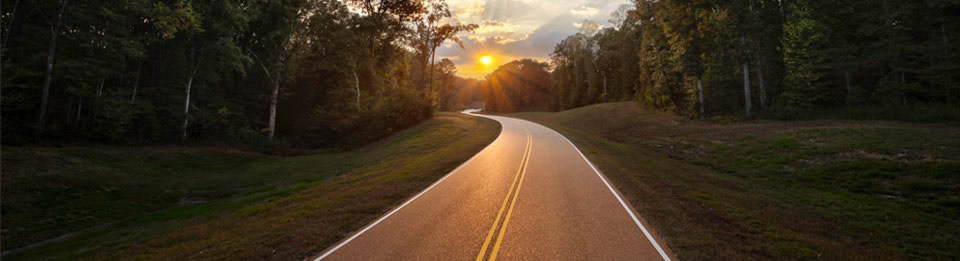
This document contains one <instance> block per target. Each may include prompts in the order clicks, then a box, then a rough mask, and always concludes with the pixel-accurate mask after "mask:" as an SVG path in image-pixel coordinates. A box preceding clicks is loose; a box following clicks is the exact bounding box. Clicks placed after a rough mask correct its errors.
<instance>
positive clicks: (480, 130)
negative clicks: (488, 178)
mask: <svg viewBox="0 0 960 261" xmlns="http://www.w3.org/2000/svg"><path fill="white" fill-rule="evenodd" d="M498 133H499V125H498V124H497V123H496V122H493V121H491V120H487V119H482V118H478V117H470V116H465V115H461V114H456V113H439V114H437V115H436V116H435V117H434V118H432V119H430V120H428V121H426V122H424V123H422V124H420V125H417V126H416V127H413V128H411V129H408V130H405V131H401V132H399V133H397V134H395V135H393V136H391V137H390V138H387V139H385V140H383V141H381V142H378V143H376V144H373V145H370V146H367V147H364V148H361V149H358V150H354V151H349V152H332V153H319V154H314V155H306V156H296V157H271V156H264V155H260V154H254V153H249V152H241V151H230V150H224V149H216V148H180V147H176V148H118V147H96V148H15V147H4V148H3V165H2V168H3V169H2V175H3V176H2V178H3V183H2V193H3V194H2V203H0V210H2V226H3V238H2V240H3V249H4V251H9V250H12V249H17V248H22V247H24V246H30V245H33V246H34V247H30V248H28V249H25V250H22V251H16V252H15V253H9V252H8V253H7V254H5V255H4V256H3V259H4V260H20V259H25V260H35V259H71V260H72V259H283V260H290V259H301V258H304V257H306V256H309V255H311V254H315V253H317V252H319V251H322V250H323V249H324V248H325V247H327V246H328V245H330V244H332V243H334V242H336V241H337V240H339V239H340V238H341V237H343V235H345V234H346V233H349V232H351V231H353V230H356V229H358V228H359V227H361V226H362V225H364V224H366V223H368V222H370V221H372V220H373V218H375V217H377V216H379V215H380V214H382V213H383V212H385V211H387V210H389V208H391V207H392V206H394V205H396V204H399V203H400V202H401V201H402V200H404V199H406V198H407V197H409V196H411V195H412V194H414V193H416V192H417V191H419V190H421V189H423V188H425V187H426V186H428V185H429V184H430V183H432V182H433V181H435V180H436V179H438V178H439V177H441V176H442V175H444V174H446V173H447V172H449V171H450V170H452V169H453V168H454V167H456V166H457V165H458V164H460V163H461V162H463V161H465V160H466V159H467V158H469V157H471V156H473V155H474V154H475V153H476V152H478V151H479V150H480V149H482V148H483V147H484V146H486V145H487V144H489V143H490V142H491V141H492V140H493V139H494V138H495V137H496V136H497V134H498ZM61 235H70V236H69V237H66V238H63V239H60V240H54V241H51V242H46V243H42V244H37V243H38V242H43V241H44V240H49V239H51V238H56V237H59V236H61Z"/></svg>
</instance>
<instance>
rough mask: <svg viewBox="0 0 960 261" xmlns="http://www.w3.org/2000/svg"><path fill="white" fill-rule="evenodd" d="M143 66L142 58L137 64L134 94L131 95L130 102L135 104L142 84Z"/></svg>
mask: <svg viewBox="0 0 960 261" xmlns="http://www.w3.org/2000/svg"><path fill="white" fill-rule="evenodd" d="M141 67H143V60H140V63H139V64H137V76H136V77H134V80H133V96H131V97H130V104H133V103H134V102H135V101H137V87H138V86H140V68H141Z"/></svg>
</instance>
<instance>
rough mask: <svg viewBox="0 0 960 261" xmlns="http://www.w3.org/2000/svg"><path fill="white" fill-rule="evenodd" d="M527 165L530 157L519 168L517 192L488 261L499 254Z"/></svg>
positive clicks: (514, 194)
mask: <svg viewBox="0 0 960 261" xmlns="http://www.w3.org/2000/svg"><path fill="white" fill-rule="evenodd" d="M527 135H530V130H527ZM531 140H532V138H531ZM529 163H530V157H529V156H527V161H526V162H524V163H523V166H521V171H520V173H521V176H520V183H518V184H517V192H516V193H513V200H512V201H510V209H509V210H507V217H506V218H505V219H504V220H503V226H502V227H500V235H497V244H495V245H493V253H490V259H487V260H488V261H494V260H497V252H500V244H501V243H503V234H504V233H505V232H506V231H507V224H508V223H510V216H511V215H512V214H513V207H514V206H515V205H516V203H517V198H518V196H519V195H520V187H521V186H523V177H525V176H527V165H528V164H529Z"/></svg>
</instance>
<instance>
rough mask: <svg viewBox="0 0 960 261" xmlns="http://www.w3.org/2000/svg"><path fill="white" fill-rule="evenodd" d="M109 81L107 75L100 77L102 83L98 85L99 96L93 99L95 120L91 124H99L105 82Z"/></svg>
mask: <svg viewBox="0 0 960 261" xmlns="http://www.w3.org/2000/svg"><path fill="white" fill-rule="evenodd" d="M106 81H107V77H103V78H101V79H100V85H97V98H95V99H94V100H93V120H92V121H91V124H90V126H96V125H97V115H99V112H100V97H101V96H103V83H104V82H106Z"/></svg>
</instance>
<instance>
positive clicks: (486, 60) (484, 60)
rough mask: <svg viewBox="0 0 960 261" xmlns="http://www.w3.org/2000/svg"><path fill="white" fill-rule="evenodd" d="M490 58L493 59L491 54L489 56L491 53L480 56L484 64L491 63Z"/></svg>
mask: <svg viewBox="0 0 960 261" xmlns="http://www.w3.org/2000/svg"><path fill="white" fill-rule="evenodd" d="M490 60H491V59H490V56H489V55H486V56H483V57H480V63H482V64H490Z"/></svg>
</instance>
